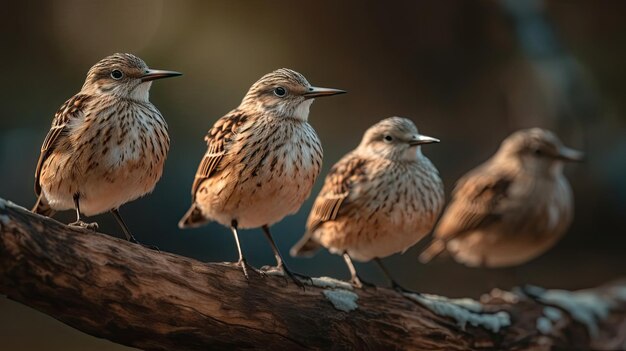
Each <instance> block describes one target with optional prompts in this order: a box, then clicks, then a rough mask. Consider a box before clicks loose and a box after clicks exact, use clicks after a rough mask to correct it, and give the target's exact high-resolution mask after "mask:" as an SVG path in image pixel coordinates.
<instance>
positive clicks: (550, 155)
mask: <svg viewBox="0 0 626 351" xmlns="http://www.w3.org/2000/svg"><path fill="white" fill-rule="evenodd" d="M582 157H583V155H582V153H581V152H579V151H576V150H572V149H569V148H567V147H565V146H563V144H562V143H561V141H560V140H559V139H558V138H557V137H556V136H555V135H554V134H553V133H551V132H549V131H547V130H543V129H539V128H534V129H526V130H520V131H518V132H515V133H513V134H512V135H511V136H509V137H508V138H507V139H505V140H504V142H502V145H501V146H500V149H499V150H498V152H497V153H496V154H495V155H494V156H493V157H492V158H491V159H489V160H488V161H487V162H485V163H484V164H482V165H481V166H479V167H478V168H476V169H474V170H472V171H470V172H469V173H468V174H466V175H465V176H464V177H463V178H461V179H460V180H459V182H458V184H457V186H456V189H455V190H454V192H453V195H452V200H451V201H450V204H449V205H448V208H447V209H446V211H445V212H444V214H443V216H442V218H441V220H440V222H439V224H438V225H437V228H436V229H435V233H434V240H433V242H432V244H431V246H430V247H429V248H427V249H426V250H425V251H424V252H423V253H422V254H421V256H420V261H422V262H428V261H430V260H431V259H432V258H434V257H435V256H437V255H438V254H440V253H441V252H443V251H444V250H447V251H448V252H449V253H450V254H451V255H452V257H454V259H455V260H456V261H458V262H461V263H463V264H465V265H467V266H483V267H507V266H514V265H519V264H522V263H524V262H526V261H528V260H531V259H533V258H535V257H537V256H539V255H541V254H542V253H544V252H545V251H547V250H548V249H549V248H551V247H552V246H554V245H555V244H556V242H557V241H558V240H559V239H560V238H561V237H562V236H563V234H565V231H566V230H567V228H568V227H569V225H570V223H571V221H572V215H573V196H572V191H571V189H570V186H569V183H568V182H567V179H566V178H565V176H564V175H563V162H564V161H580V160H582Z"/></svg>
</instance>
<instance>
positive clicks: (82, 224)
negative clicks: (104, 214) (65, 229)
mask: <svg viewBox="0 0 626 351" xmlns="http://www.w3.org/2000/svg"><path fill="white" fill-rule="evenodd" d="M74 208H76V222H72V223H70V224H68V225H70V226H72V227H80V228H84V229H89V230H93V231H94V232H95V231H96V230H98V223H96V222H93V223H86V222H83V221H82V220H81V218H80V194H79V193H76V194H74Z"/></svg>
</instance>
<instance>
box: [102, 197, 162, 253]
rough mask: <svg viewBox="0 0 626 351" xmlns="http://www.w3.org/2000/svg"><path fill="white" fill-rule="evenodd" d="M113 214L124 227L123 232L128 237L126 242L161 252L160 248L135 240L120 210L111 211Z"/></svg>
mask: <svg viewBox="0 0 626 351" xmlns="http://www.w3.org/2000/svg"><path fill="white" fill-rule="evenodd" d="M111 213H112V214H113V217H115V220H117V224H119V225H120V227H122V231H123V232H124V235H126V240H128V241H129V242H131V243H133V244H139V245H141V246H143V247H146V248H148V249H151V250H155V251H160V250H159V248H158V247H156V246H153V245H144V244H142V243H140V242H139V241H137V239H135V237H134V236H133V234H131V232H130V230H129V229H128V226H127V225H126V223H125V222H124V220H123V219H122V215H120V210H119V209H117V208H114V209H112V210H111Z"/></svg>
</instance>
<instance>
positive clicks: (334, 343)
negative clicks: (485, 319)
mask: <svg viewBox="0 0 626 351" xmlns="http://www.w3.org/2000/svg"><path fill="white" fill-rule="evenodd" d="M625 285H626V284H623V283H622V284H618V285H607V286H604V287H600V288H597V289H594V290H593V291H594V293H595V294H597V296H604V297H606V299H610V300H611V306H612V307H611V311H610V312H609V314H608V316H606V318H604V319H603V320H602V321H601V322H600V323H599V332H598V333H597V335H596V336H595V337H591V336H590V335H589V332H588V330H587V328H586V327H585V326H584V325H583V324H580V323H578V322H576V321H575V320H574V319H573V318H572V317H571V316H569V315H568V314H567V313H565V314H564V315H563V317H562V318H560V319H559V320H558V321H555V322H554V325H553V327H552V328H551V330H550V331H549V332H548V333H546V334H545V335H544V334H542V333H540V332H539V331H538V330H537V327H536V326H537V318H538V317H540V316H541V315H542V313H543V312H542V311H543V310H544V306H542V305H541V304H539V303H537V302H536V301H534V300H532V299H528V298H524V297H523V296H522V297H520V298H519V301H511V300H510V299H506V298H502V296H503V295H502V294H497V293H492V294H489V295H486V297H485V298H484V299H483V301H482V304H483V306H484V309H485V311H507V312H508V313H509V314H510V316H511V325H510V326H509V327H506V328H502V329H501V330H500V331H498V332H492V331H489V330H487V329H484V328H482V327H474V326H471V325H468V326H466V327H465V328H461V327H459V326H458V323H457V322H456V321H454V320H453V319H451V318H449V317H441V316H439V315H437V314H435V313H433V312H431V311H430V310H429V309H427V308H425V307H423V306H422V305H421V304H419V303H416V302H415V301H413V300H411V299H409V298H407V297H405V296H403V295H401V294H398V293H396V292H395V291H391V290H387V289H367V290H355V291H354V292H355V293H356V294H357V295H358V300H357V304H358V307H357V308H356V309H354V310H351V311H349V312H345V311H340V310H338V309H337V308H335V307H334V305H333V304H332V303H331V302H330V300H329V299H328V298H327V297H326V295H325V293H324V291H329V290H333V289H331V288H323V287H316V286H307V288H306V290H305V291H303V290H302V289H299V288H298V287H297V286H295V285H294V284H293V283H290V284H289V283H287V281H286V280H284V279H283V278H282V277H279V276H268V277H261V276H259V275H256V274H254V273H252V274H251V276H250V279H249V280H246V279H245V278H244V277H243V275H242V273H241V270H240V269H239V268H238V267H235V266H234V265H233V264H224V263H210V264H207V263H202V262H198V261H196V260H193V259H190V258H186V257H181V256H177V255H173V254H169V253H165V252H155V251H152V250H150V249H146V248H143V247H141V246H139V245H135V244H131V243H128V242H126V241H123V240H119V239H117V238H114V237H111V236H108V235H104V234H99V233H93V232H88V231H84V230H80V229H76V228H71V227H68V226H65V225H63V224H61V223H59V222H57V221H54V220H51V219H49V218H45V217H42V216H38V215H35V214H32V213H31V212H29V211H27V210H25V209H23V208H20V207H17V206H15V205H12V204H10V203H8V202H6V201H4V200H2V199H0V293H2V294H5V295H6V296H7V297H8V298H10V299H12V300H15V301H18V302H21V303H23V304H25V305H28V306H31V307H33V308H35V309H37V310H39V311H41V312H44V313H46V314H48V315H50V316H53V317H54V318H56V319H58V320H60V321H62V322H63V323H65V324H67V325H70V326H72V327H74V328H76V329H79V330H81V331H83V332H85V333H87V334H90V335H93V336H96V337H100V338H105V339H109V340H111V341H113V342H116V343H120V344H124V345H128V346H133V347H137V348H140V349H146V350H207V349H233V348H237V349H289V350H298V349H359V350H361V349H371V350H393V349H403V350H405V349H417V350H481V349H509V350H528V349H550V348H551V347H557V348H563V349H589V348H594V349H620V348H623V347H624V342H625V340H626V318H625V317H626V302H625V301H624V300H623V299H626V297H624V296H621V297H616V294H615V291H618V290H619V291H621V292H623V291H624V289H623V288H624V286H625ZM616 287H617V288H619V289H618V290H616ZM620 289H621V290H620ZM508 295H510V294H508ZM504 296H507V294H505V295H504ZM607 301H608V300H607Z"/></svg>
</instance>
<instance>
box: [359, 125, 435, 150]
mask: <svg viewBox="0 0 626 351" xmlns="http://www.w3.org/2000/svg"><path fill="white" fill-rule="evenodd" d="M438 142H439V139H436V138H433V137H429V136H426V135H421V134H419V133H418V131H417V127H416V126H415V124H414V123H413V122H412V121H411V120H410V119H407V118H402V117H390V118H386V119H383V120H382V121H380V122H378V123H376V124H375V125H373V126H372V127H370V128H369V129H368V130H367V131H366V132H365V135H364V136H363V139H362V141H361V144H360V145H359V149H360V150H361V151H363V152H365V153H368V154H370V155H373V156H376V157H384V158H388V159H391V160H394V161H400V160H407V161H413V160H416V159H417V157H418V155H421V150H420V145H424V144H430V143H438Z"/></svg>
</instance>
